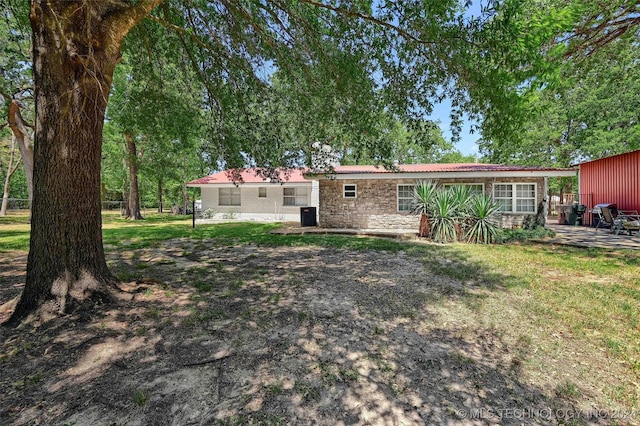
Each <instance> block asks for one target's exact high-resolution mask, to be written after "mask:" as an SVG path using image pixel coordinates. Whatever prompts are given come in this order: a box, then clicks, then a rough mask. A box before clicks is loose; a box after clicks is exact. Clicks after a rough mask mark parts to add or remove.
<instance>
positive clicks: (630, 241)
mask: <svg viewBox="0 0 640 426" xmlns="http://www.w3.org/2000/svg"><path fill="white" fill-rule="evenodd" d="M548 226H549V228H550V229H552V230H553V231H554V232H555V233H556V235H555V236H554V237H548V238H544V239H540V240H534V241H536V242H540V243H545V244H561V245H567V246H573V247H593V248H601V249H608V250H616V249H631V250H640V235H636V236H630V235H629V234H628V233H624V234H620V235H614V234H612V233H611V231H610V230H609V229H606V228H605V229H598V230H597V231H596V229H595V228H593V227H590V226H571V225H558V224H557V223H553V222H551V221H550V222H549V223H548ZM271 232H272V233H274V234H282V235H287V234H294V235H310V234H320V235H328V234H340V235H353V236H361V237H385V238H396V239H401V240H417V239H418V237H417V232H416V230H415V229H397V230H395V229H394V230H389V229H338V228H320V227H315V226H310V227H300V226H299V225H298V224H297V223H295V222H290V223H286V224H285V226H283V227H282V228H278V229H275V230H273V231H271Z"/></svg>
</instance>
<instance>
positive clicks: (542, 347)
mask: <svg viewBox="0 0 640 426" xmlns="http://www.w3.org/2000/svg"><path fill="white" fill-rule="evenodd" d="M278 226H280V225H279V224H264V223H227V224H214V225H199V226H197V227H196V228H195V229H192V228H191V221H190V218H189V217H184V216H172V215H158V214H155V215H152V214H150V215H148V216H147V219H146V220H144V221H140V222H130V221H126V220H124V219H122V218H120V217H118V216H117V215H106V216H105V217H104V226H103V235H104V242H105V249H106V251H107V252H108V251H110V250H122V249H127V250H134V253H135V249H140V248H145V247H153V246H158V245H161V244H162V243H163V242H164V241H166V240H168V239H172V238H181V239H184V240H185V241H186V242H185V244H186V245H185V246H184V247H183V250H184V251H185V252H189V253H191V252H194V254H196V255H197V253H198V251H200V250H203V249H205V248H208V247H230V249H231V250H233V247H234V246H241V245H245V244H255V245H259V246H266V247H274V246H319V247H326V248H335V249H349V250H378V251H385V252H388V253H397V252H400V251H404V252H405V253H406V254H407V255H411V256H416V257H418V258H420V259H421V260H422V261H423V262H424V264H425V266H426V267H427V270H428V271H430V272H429V273H430V274H433V275H437V276H442V277H447V278H449V279H451V280H454V281H458V282H461V283H464V285H463V286H460V289H457V287H443V288H441V289H438V290H439V292H438V298H437V301H433V302H432V303H433V304H441V305H442V306H443V307H442V312H445V313H446V311H447V310H452V312H458V315H459V317H460V318H464V319H465V320H467V321H470V322H472V323H473V324H474V326H475V325H476V324H477V326H478V327H480V326H483V327H487V328H491V327H495V328H496V329H499V330H500V332H501V333H504V335H505V336H507V338H508V337H509V335H510V334H509V333H511V335H512V337H513V339H512V340H513V343H514V344H516V345H517V348H516V349H514V352H515V355H516V358H517V359H515V361H514V363H515V364H518V366H521V367H522V366H524V367H522V368H539V370H540V372H541V375H543V374H544V369H545V366H544V360H545V359H547V360H548V359H550V357H553V356H557V355H553V353H554V351H556V352H560V351H562V350H564V348H566V347H567V345H574V347H575V346H576V345H578V346H580V347H583V348H585V349H584V351H585V352H586V353H601V354H603V356H606V357H607V358H608V359H611V360H615V362H616V364H617V365H621V366H622V367H621V368H623V369H624V371H625V375H626V376H628V377H630V378H631V379H630V380H628V381H624V382H621V383H619V384H616V386H618V387H620V389H618V388H616V390H615V391H613V390H611V388H608V389H609V390H608V391H604V392H605V393H606V392H610V393H611V394H612V395H617V396H616V398H615V399H616V400H619V399H620V400H622V403H623V404H626V405H627V406H633V405H634V404H636V403H638V399H639V398H638V395H639V393H638V390H637V389H635V388H633V383H634V382H635V383H638V382H640V316H639V313H638V311H639V310H638V306H640V278H638V277H640V251H633V250H617V251H611V250H598V249H580V248H571V247H565V246H554V245H544V244H535V243H515V244H501V245H469V244H450V245H445V246H441V245H425V244H414V243H411V242H404V241H397V240H390V239H382V238H359V237H352V236H341V235H272V234H270V231H271V230H273V229H275V228H277V227H278ZM28 244H29V225H28V222H27V220H26V218H25V217H24V216H21V217H8V218H0V252H10V251H17V250H22V251H25V250H27V249H28ZM133 265H134V266H133V267H131V268H127V269H126V270H124V271H119V270H118V268H113V267H112V270H113V271H114V272H116V273H118V276H119V277H120V278H123V279H124V280H125V281H128V280H132V279H134V278H137V277H138V276H139V275H141V273H142V272H143V270H144V269H146V268H145V267H143V266H135V265H141V263H139V262H133ZM189 273H190V274H189V277H191V278H192V282H189V283H188V284H190V285H192V286H193V287H195V288H196V289H198V290H199V292H200V293H204V292H208V291H211V290H212V289H213V288H214V287H215V286H216V285H217V281H216V279H215V278H213V277H214V276H215V275H216V274H220V273H224V265H223V264H222V263H220V262H219V261H217V260H210V261H209V264H207V267H204V268H203V269H195V268H194V269H193V270H190V271H189ZM265 274H267V271H265V270H256V271H253V272H252V274H249V275H247V276H253V275H256V276H258V275H265ZM125 278H127V279H125ZM292 279H293V277H292ZM242 288H243V282H242V281H240V280H235V281H232V282H231V283H230V284H228V286H227V288H226V293H225V295H226V296H233V295H235V294H237V293H239V292H240V291H241V290H242ZM477 289H480V291H478V290H477ZM281 297H282V296H281V295H279V294H278V293H276V294H274V296H273V298H272V301H273V302H274V303H277V302H279V301H281ZM456 310H457V311H456ZM153 314H154V312H153V310H150V311H149V313H148V315H153ZM404 314H405V316H406V317H407V318H409V319H410V320H414V318H418V317H419V315H418V314H419V313H418V312H417V311H414V310H413V308H411V309H408V310H407V311H406V312H405V313H404ZM225 317H226V313H225V312H224V311H210V310H196V311H194V312H193V313H192V316H191V318H190V321H192V322H193V323H199V322H206V321H211V320H216V319H220V318H225ZM307 318H308V314H307V313H305V312H301V313H300V314H299V315H298V319H299V321H305V320H306V319H307ZM455 320H456V319H455V318H453V320H452V321H455ZM373 332H374V334H378V335H383V334H384V333H385V329H384V328H383V327H382V326H380V327H379V328H378V327H376V328H375V329H374V331H373ZM522 336H524V337H522ZM557 336H562V338H558V337H557ZM545 357H547V358H545ZM536 360H537V361H536ZM536 362H537V363H538V364H539V366H538V367H536V365H535V364H536ZM579 362H580V361H576V364H578V363H579ZM325 367H326V366H325ZM590 367H591V368H593V369H594V371H596V372H598V366H597V364H594V365H591V366H590ZM325 370H327V371H325V373H326V377H327V378H328V379H329V380H331V377H332V374H335V375H337V376H338V375H339V374H338V372H335V371H329V370H330V369H327V368H325ZM602 374H603V375H604V374H606V373H605V372H602ZM567 383H569V382H567ZM567 383H564V384H562V385H559V387H558V389H557V393H558V394H561V395H565V396H571V395H574V394H575V392H580V391H581V390H580V386H581V383H580V382H579V380H578V379H576V380H575V381H573V382H571V383H570V384H571V386H568V385H567ZM574 386H575V387H576V389H573V388H574Z"/></svg>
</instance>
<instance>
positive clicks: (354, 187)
mask: <svg viewBox="0 0 640 426" xmlns="http://www.w3.org/2000/svg"><path fill="white" fill-rule="evenodd" d="M575 175H576V170H574V169H560V168H547V167H526V166H505V165H498V164H478V163H462V164H407V165H398V166H397V170H396V171H392V170H386V169H384V168H382V167H377V166H337V167H335V170H334V172H333V173H329V174H311V173H308V174H306V177H307V178H309V179H318V181H319V187H320V200H319V225H320V226H322V227H325V228H361V229H417V227H418V224H419V220H420V218H419V216H418V215H413V214H410V210H411V209H412V207H413V203H414V202H413V187H414V186H415V184H416V182H417V181H419V180H426V179H428V180H432V181H435V182H437V183H439V184H440V185H442V186H448V185H469V186H471V187H472V189H473V190H475V191H478V192H482V193H484V194H487V195H489V196H492V197H493V198H494V199H495V200H496V201H497V202H498V203H499V204H500V206H501V211H502V226H503V227H511V226H514V225H521V224H522V222H523V220H524V219H525V218H526V217H527V215H532V214H535V213H536V212H537V209H538V208H539V206H541V205H543V203H542V201H545V200H546V195H547V193H548V185H547V180H548V178H549V177H557V176H575Z"/></svg>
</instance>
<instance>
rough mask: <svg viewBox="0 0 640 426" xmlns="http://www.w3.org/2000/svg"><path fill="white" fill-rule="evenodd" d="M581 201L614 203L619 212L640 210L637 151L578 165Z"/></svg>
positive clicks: (638, 151) (589, 204) (639, 172)
mask: <svg viewBox="0 0 640 426" xmlns="http://www.w3.org/2000/svg"><path fill="white" fill-rule="evenodd" d="M579 167H580V173H579V175H578V176H579V180H580V200H581V201H580V202H581V203H582V204H584V205H586V206H587V208H588V209H591V208H593V206H594V205H596V204H603V203H611V204H616V205H617V206H618V209H621V210H640V150H637V151H632V152H628V153H626V154H620V155H614V156H612V157H606V158H601V159H599V160H593V161H588V162H585V163H581V164H580V165H579Z"/></svg>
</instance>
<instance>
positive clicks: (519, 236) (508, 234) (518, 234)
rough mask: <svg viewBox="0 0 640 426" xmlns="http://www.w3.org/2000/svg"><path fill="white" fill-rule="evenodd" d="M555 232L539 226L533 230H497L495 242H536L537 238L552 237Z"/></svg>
mask: <svg viewBox="0 0 640 426" xmlns="http://www.w3.org/2000/svg"><path fill="white" fill-rule="evenodd" d="M554 235H555V232H553V231H552V230H551V229H547V228H543V227H541V226H539V227H537V228H534V229H522V228H518V229H498V235H497V237H496V242H498V243H511V242H516V241H528V240H537V239H539V238H545V237H553V236H554Z"/></svg>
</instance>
